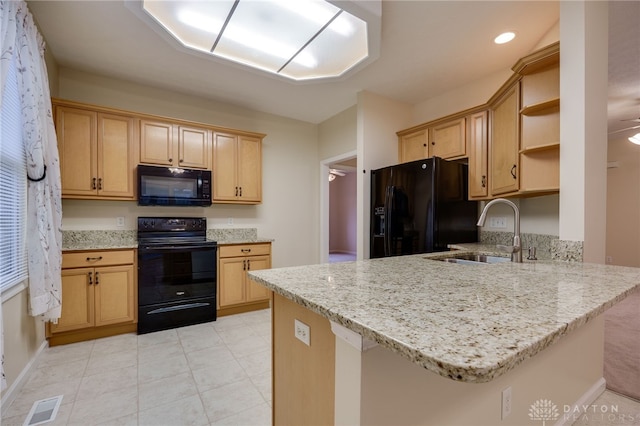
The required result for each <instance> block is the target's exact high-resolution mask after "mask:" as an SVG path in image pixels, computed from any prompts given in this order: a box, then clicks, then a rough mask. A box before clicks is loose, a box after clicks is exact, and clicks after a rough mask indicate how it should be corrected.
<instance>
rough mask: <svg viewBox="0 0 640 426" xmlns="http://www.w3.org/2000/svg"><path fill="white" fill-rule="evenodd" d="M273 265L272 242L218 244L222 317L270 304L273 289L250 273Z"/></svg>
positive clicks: (220, 311)
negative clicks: (270, 290) (270, 289)
mask: <svg viewBox="0 0 640 426" xmlns="http://www.w3.org/2000/svg"><path fill="white" fill-rule="evenodd" d="M269 268H271V243H256V244H231V245H222V244H221V245H220V246H218V316H224V315H231V314H236V313H240V312H248V311H253V310H257V309H264V308H267V307H269V298H270V292H269V290H268V289H267V288H266V287H263V286H261V285H259V284H256V283H255V282H253V281H252V280H250V279H249V278H248V276H247V272H248V271H257V270H260V269H269Z"/></svg>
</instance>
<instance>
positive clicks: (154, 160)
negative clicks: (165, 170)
mask: <svg viewBox="0 0 640 426" xmlns="http://www.w3.org/2000/svg"><path fill="white" fill-rule="evenodd" d="M173 139H174V137H173V125H172V124H171V123H165V122H162V121H150V120H140V163H146V164H156V165H160V166H172V165H173V164H174V163H173V160H174V158H173ZM176 160H177V159H176Z"/></svg>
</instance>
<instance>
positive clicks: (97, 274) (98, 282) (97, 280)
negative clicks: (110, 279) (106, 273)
mask: <svg viewBox="0 0 640 426" xmlns="http://www.w3.org/2000/svg"><path fill="white" fill-rule="evenodd" d="M98 284H100V272H96V285H98Z"/></svg>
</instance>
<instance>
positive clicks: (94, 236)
mask: <svg viewBox="0 0 640 426" xmlns="http://www.w3.org/2000/svg"><path fill="white" fill-rule="evenodd" d="M207 239H208V240H212V241H216V242H217V243H218V244H219V245H224V244H255V243H271V242H273V241H274V240H273V239H268V238H258V235H257V230H256V229H255V228H212V229H207ZM137 247H138V236H137V231H135V230H122V231H109V230H94V231H63V232H62V250H63V251H75V250H116V249H133V248H137Z"/></svg>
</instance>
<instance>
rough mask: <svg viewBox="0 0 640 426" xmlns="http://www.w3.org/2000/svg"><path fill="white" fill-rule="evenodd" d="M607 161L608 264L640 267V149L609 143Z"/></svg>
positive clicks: (626, 143)
mask: <svg viewBox="0 0 640 426" xmlns="http://www.w3.org/2000/svg"><path fill="white" fill-rule="evenodd" d="M608 151H609V152H608V155H607V159H608V161H609V162H610V163H615V166H616V167H612V168H609V169H608V170H607V248H606V256H607V257H608V258H609V257H610V258H611V259H610V260H609V259H608V262H607V263H612V264H614V265H621V266H635V267H638V266H640V191H639V190H638V187H639V186H640V146H638V145H634V144H632V143H631V142H629V141H628V140H627V139H626V138H618V139H611V140H609V147H608Z"/></svg>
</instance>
